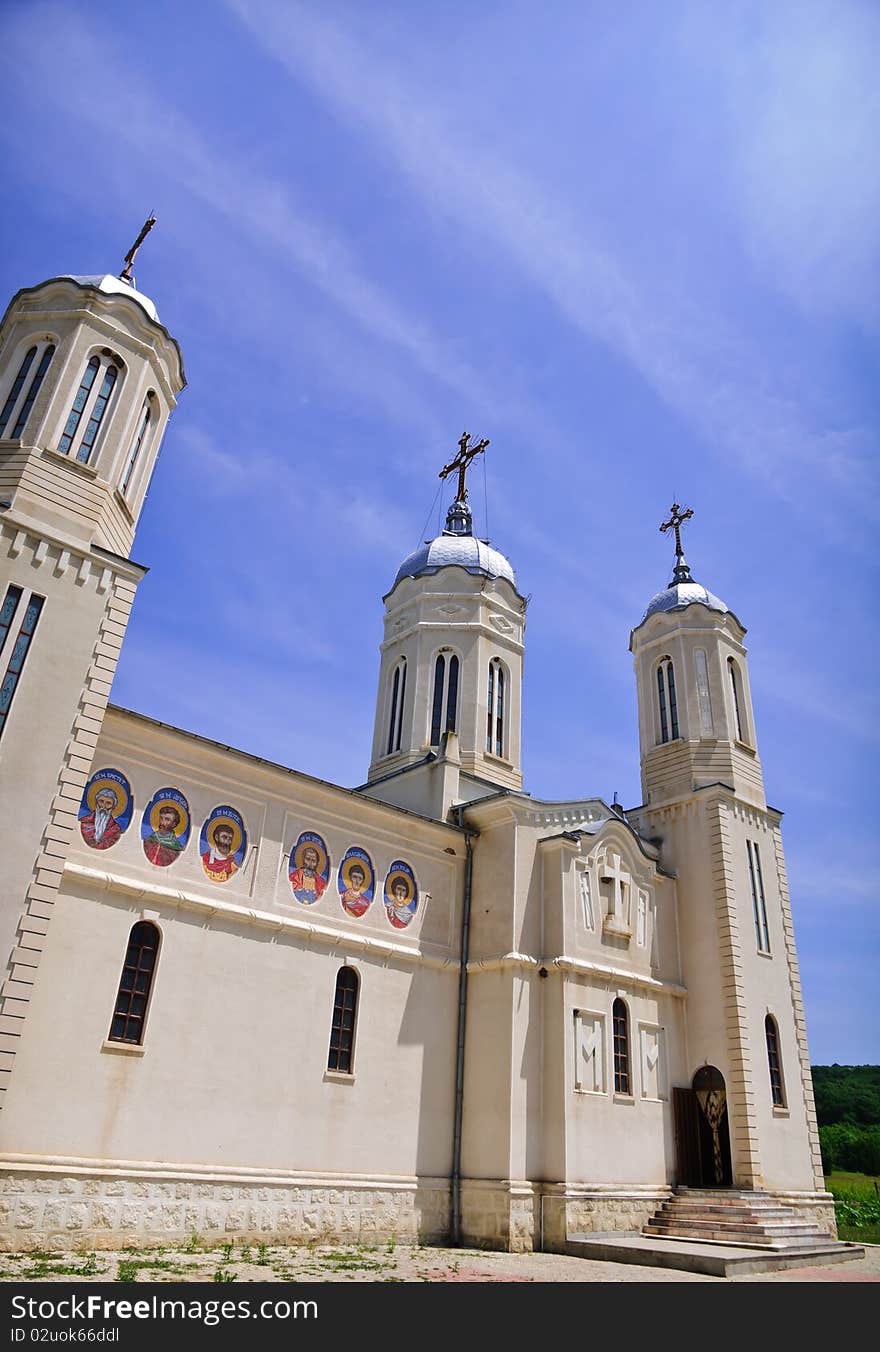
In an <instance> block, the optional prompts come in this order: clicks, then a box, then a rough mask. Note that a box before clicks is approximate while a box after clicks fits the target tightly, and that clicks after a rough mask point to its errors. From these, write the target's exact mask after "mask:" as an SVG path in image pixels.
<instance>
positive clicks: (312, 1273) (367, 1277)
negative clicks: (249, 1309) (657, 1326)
mask: <svg viewBox="0 0 880 1352" xmlns="http://www.w3.org/2000/svg"><path fill="white" fill-rule="evenodd" d="M0 1281H3V1282H38V1283H43V1282H138V1283H145V1282H212V1283H213V1282H218V1283H223V1282H233V1281H235V1282H239V1283H242V1282H715V1283H716V1284H717V1283H720V1284H722V1285H726V1284H727V1283H729V1282H880V1245H876V1244H875V1245H868V1246H865V1257H864V1258H862V1259H858V1260H857V1261H855V1262H848V1263H837V1264H833V1265H829V1266H827V1267H807V1268H791V1269H788V1270H787V1271H784V1272H762V1273H753V1274H751V1275H748V1276H741V1277H731V1278H727V1279H724V1278H718V1277H707V1276H703V1275H702V1274H700V1273H693V1272H679V1271H676V1270H674V1269H671V1268H653V1267H637V1266H634V1265H630V1264H627V1263H600V1262H594V1261H592V1260H590V1259H584V1258H569V1257H566V1256H564V1255H562V1254H549V1253H530V1254H529V1253H520V1254H514V1253H495V1252H488V1251H486V1250H479V1249H441V1248H405V1247H403V1246H400V1245H398V1246H379V1247H376V1248H369V1247H368V1246H366V1245H349V1246H341V1245H340V1246H335V1247H334V1246H330V1245H322V1246H319V1247H315V1248H311V1249H309V1248H259V1247H257V1246H251V1247H248V1246H244V1247H242V1246H240V1245H235V1246H232V1245H226V1246H221V1247H217V1248H210V1247H207V1246H206V1247H201V1246H199V1245H197V1244H196V1243H195V1242H193V1243H192V1244H188V1245H186V1246H185V1247H183V1248H174V1247H168V1248H162V1249H139V1250H131V1249H129V1250H124V1251H121V1250H120V1251H110V1250H106V1251H105V1250H99V1251H98V1252H97V1253H93V1254H83V1253H69V1254H58V1253H52V1254H48V1253H22V1254H0Z"/></svg>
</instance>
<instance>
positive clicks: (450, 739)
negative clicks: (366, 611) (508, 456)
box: [367, 432, 525, 816]
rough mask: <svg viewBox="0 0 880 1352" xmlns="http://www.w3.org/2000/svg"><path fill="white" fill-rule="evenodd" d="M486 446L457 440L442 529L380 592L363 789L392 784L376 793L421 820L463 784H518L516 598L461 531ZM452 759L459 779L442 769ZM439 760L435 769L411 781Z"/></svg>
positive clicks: (519, 606) (491, 559)
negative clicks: (474, 467)
mask: <svg viewBox="0 0 880 1352" xmlns="http://www.w3.org/2000/svg"><path fill="white" fill-rule="evenodd" d="M488 445H489V442H488V440H486V439H485V438H484V439H483V440H481V441H478V442H472V441H471V437H470V434H469V433H468V432H465V433H464V434H463V435H462V437H461V439H460V440H459V443H458V447H459V450H458V454H457V455H456V456H455V458H454V459H453V460H452V461H450V463H449V464H448V465H445V466H444V468H443V469H442V470H441V471H440V477H441V479H445V478H447V477H448V476H449V475H451V474H453V473H457V474H458V484H457V491H456V495H455V499H454V501H453V502H452V504H451V506H450V507H449V510H448V512H447V514H446V527H445V529H444V530H443V531H442V532H441V533H440V535H438V536H436V537H435V538H434V539H433V540H426V541H425V542H424V544H423V545H421V546H420V547H419V548H418V549H416V550H414V551H413V553H412V554H410V555H408V556H407V558H405V559H404V561H403V563H402V564H401V565H400V568H399V569H398V571H397V576H396V577H395V579H394V584H393V586H392V588H391V591H390V592H389V593H388V595H387V596H386V597H385V638H384V642H383V644H382V661H381V667H380V671H379V688H378V694H377V700H376V721H375V731H374V736H373V752H372V757H371V763H370V770H369V781H368V785H369V787H368V789H367V791H368V792H373V791H374V786H377V785H379V784H384V783H387V782H388V781H389V777H393V780H394V788H393V790H390V791H386V790H384V789H382V790H381V792H382V796H385V797H387V796H388V792H393V793H394V794H395V795H396V796H395V798H394V801H399V802H400V803H401V805H402V806H407V807H416V808H417V809H418V810H420V811H426V812H428V813H429V814H430V815H432V816H445V814H446V812H447V810H448V808H449V805H450V802H451V801H454V800H455V799H456V798H457V797H463V798H467V797H474V796H475V793H476V790H475V789H474V788H473V786H474V785H479V786H481V787H480V788H479V792H481V793H485V792H487V791H488V788H487V786H491V785H497V786H498V787H499V788H512V789H519V788H521V786H522V771H521V768H520V697H521V687H522V659H523V631H524V627H525V601H524V600H523V598H522V596H520V594H519V592H518V591H517V588H516V578H515V575H514V571H513V568H512V567H511V565H510V563H509V562H508V560H507V559H506V558H505V557H504V555H503V554H501V553H500V552H499V551H498V550H497V549H493V548H492V546H491V545H490V544H489V542H488V541H487V540H480V539H478V538H477V537H476V536H475V535H474V533H473V516H472V514H471V510H470V506H469V504H468V496H467V484H466V479H465V476H466V472H467V468H468V466H469V465H470V463H471V461H472V460H473V459H474V457H475V456H477V455H479V454H482V452H484V451H485V449H486V447H487V446H488ZM452 762H454V764H455V766H456V768H457V767H458V766H459V765H460V774H458V773H456V774H455V775H451V774H450V773H448V767H449V765H450V763H452ZM440 763H442V764H443V766H445V767H446V769H445V770H444V771H443V773H442V774H437V775H434V774H433V772H431V773H429V774H427V776H426V774H421V773H420V776H418V777H416V776H415V774H414V772H415V770H416V769H417V768H419V767H423V766H427V767H430V766H432V765H435V764H440ZM403 771H406V772H407V773H406V775H405V776H404V777H403V778H401V777H400V776H401V772H403ZM417 779H418V780H419V782H420V788H419V792H418V794H416V795H415V796H414V785H415V784H416V783H417ZM428 779H432V780H433V781H436V784H437V785H438V786H439V785H440V784H441V781H442V789H441V788H439V787H438V788H437V792H435V791H434V789H433V788H432V789H431V790H430V791H429V790H428V789H427V788H426V787H425V785H426V783H427V780H428ZM453 780H457V781H458V783H457V785H453V784H452V781H453ZM465 781H468V782H470V784H471V786H472V787H471V788H470V789H468V788H467V787H466V785H465ZM423 790H424V791H423ZM375 791H376V792H379V791H380V790H379V789H378V788H377V789H376V790H375Z"/></svg>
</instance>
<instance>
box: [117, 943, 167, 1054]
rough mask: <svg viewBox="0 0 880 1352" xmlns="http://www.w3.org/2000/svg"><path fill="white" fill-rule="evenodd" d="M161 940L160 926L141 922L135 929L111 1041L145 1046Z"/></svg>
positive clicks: (123, 973)
mask: <svg viewBox="0 0 880 1352" xmlns="http://www.w3.org/2000/svg"><path fill="white" fill-rule="evenodd" d="M159 937H160V936H159V931H158V929H157V927H156V926H155V925H151V924H150V922H149V921H148V920H139V921H138V923H137V924H136V925H133V926H132V929H131V933H130V934H129V936H128V951H127V952H126V955H125V963H124V964H123V968H122V976H121V978H120V981H119V992H118V994H117V996H116V1008H115V1009H114V1010H113V1021H112V1023H111V1024H110V1039H109V1040H110V1041H111V1042H133V1043H141V1042H143V1040H144V1020H145V1019H146V1017H147V1005H148V1003H149V999H150V987H151V986H152V984H153V974H154V972H155V970H156V958H157V956H158V953H159Z"/></svg>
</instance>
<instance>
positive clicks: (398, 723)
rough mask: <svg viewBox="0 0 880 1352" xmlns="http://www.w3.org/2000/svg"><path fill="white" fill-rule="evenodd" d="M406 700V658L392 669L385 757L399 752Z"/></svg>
mask: <svg viewBox="0 0 880 1352" xmlns="http://www.w3.org/2000/svg"><path fill="white" fill-rule="evenodd" d="M405 698H406V658H405V657H401V659H400V661H399V662H398V664H397V666H396V667H395V668H394V675H393V676H392V678H391V715H390V717H389V719H388V745H387V747H386V749H385V754H386V756H390V755H391V753H392V751H399V750H400V738H401V730H402V727H403V701H404V699H405Z"/></svg>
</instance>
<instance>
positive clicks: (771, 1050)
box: [764, 1014, 785, 1108]
mask: <svg viewBox="0 0 880 1352" xmlns="http://www.w3.org/2000/svg"><path fill="white" fill-rule="evenodd" d="M764 1032H765V1033H766V1035H767V1064H768V1066H769V1069H770V1093H771V1095H772V1096H773V1107H774V1108H784V1107H785V1090H784V1088H783V1084H782V1062H781V1061H780V1059H779V1030H778V1029H777V1027H776V1020H775V1019H774V1017H773V1015H772V1014H768V1015H767V1017H766V1019H765V1020H764Z"/></svg>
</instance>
